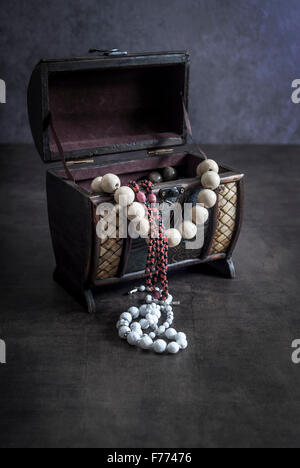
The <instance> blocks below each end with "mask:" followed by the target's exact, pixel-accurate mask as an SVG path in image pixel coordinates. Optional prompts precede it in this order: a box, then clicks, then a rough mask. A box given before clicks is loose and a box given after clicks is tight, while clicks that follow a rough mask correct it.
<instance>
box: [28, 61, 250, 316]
mask: <svg viewBox="0 0 300 468" xmlns="http://www.w3.org/2000/svg"><path fill="white" fill-rule="evenodd" d="M188 74H189V57H188V55H187V54H186V53H180V52H179V53H159V54H139V55H126V56H118V55H116V56H96V57H94V56H93V57H82V58H77V59H69V60H45V61H41V62H40V63H39V64H38V65H37V67H36V68H35V70H34V72H33V74H32V78H31V81H30V85H29V89H28V109H29V118H30V123H31V128H32V133H33V137H34V140H35V143H36V146H37V148H38V151H39V153H40V155H41V157H42V159H43V160H44V161H45V162H54V161H58V160H59V158H60V156H59V154H58V151H57V148H56V146H55V141H54V140H53V137H52V136H51V132H50V131H49V117H51V119H52V122H53V125H54V126H55V129H56V133H57V134H58V136H59V138H60V141H61V144H62V147H63V150H64V155H65V159H66V160H67V161H68V168H69V171H70V173H71V175H72V178H73V179H74V180H69V179H68V178H67V177H66V173H65V171H64V169H63V168H62V166H61V165H59V166H58V167H55V168H51V169H50V170H48V172H47V198H48V212H49V223H50V230H51V235H52V241H53V248H54V252H55V257H56V264H57V265H56V270H55V279H56V280H57V281H58V282H59V283H60V284H62V285H63V286H64V287H65V288H66V289H67V290H68V291H70V292H71V293H72V294H74V295H76V296H77V297H78V298H79V299H81V300H82V301H83V302H84V303H85V304H86V305H87V308H88V310H89V311H90V312H92V311H95V308H96V307H95V301H94V298H93V292H94V291H95V290H98V289H99V288H100V287H101V286H105V285H108V284H114V283H118V282H121V281H128V280H131V279H135V278H141V277H143V275H144V271H143V270H144V266H145V261H146V255H147V246H146V243H145V241H144V240H143V239H139V240H132V239H130V238H129V239H108V240H106V241H103V242H102V241H100V239H99V238H98V237H97V235H96V224H97V222H98V217H97V214H96V210H97V207H98V206H99V204H101V203H104V202H107V201H110V200H111V199H112V197H110V196H103V195H95V194H93V193H91V191H90V184H91V181H92V180H93V179H94V178H95V177H97V176H100V175H104V174H106V173H108V172H110V173H115V174H117V175H119V177H120V179H121V182H122V184H123V185H124V184H126V183H128V182H129V181H130V180H137V179H139V178H140V177H144V176H147V175H148V174H149V172H151V170H155V169H163V168H164V167H168V166H175V167H177V169H178V174H179V175H178V180H175V181H172V182H164V183H162V184H160V185H157V186H156V187H155V190H156V193H157V195H159V196H162V195H161V194H164V193H167V192H168V190H169V189H170V188H174V187H178V188H180V196H179V197H178V199H176V200H174V202H175V201H177V202H180V203H182V204H183V203H193V204H195V203H196V200H197V195H198V193H199V191H200V190H201V189H202V187H201V182H200V179H199V178H196V177H195V174H196V168H197V165H198V164H199V162H200V161H201V156H199V155H198V154H197V152H196V151H195V148H194V147H192V146H189V145H187V144H186V130H185V125H184V118H183V110H182V99H183V100H184V102H185V105H186V106H187V104H188ZM100 111H101V112H100ZM156 148H159V149H160V150H159V151H158V152H156ZM161 149H163V150H162V151H161ZM166 149H167V151H165V150H166ZM220 175H221V186H220V188H219V190H218V203H217V204H216V205H215V207H214V208H212V209H211V210H210V216H209V220H208V222H207V223H206V226H205V239H204V245H203V247H202V248H201V249H197V250H186V249H185V245H184V241H183V242H182V243H181V244H180V246H178V247H177V248H175V249H170V254H169V269H174V268H179V267H182V266H183V265H190V264H201V263H204V262H211V264H212V265H214V266H215V267H216V269H219V270H220V271H222V272H223V273H224V274H225V275H226V276H228V277H232V276H233V275H234V268H233V264H232V260H231V256H232V252H233V249H234V246H235V244H236V241H237V239H238V236H239V232H240V228H241V222H242V208H243V174H241V173H239V172H236V171H233V170H231V169H229V168H227V167H221V168H220Z"/></svg>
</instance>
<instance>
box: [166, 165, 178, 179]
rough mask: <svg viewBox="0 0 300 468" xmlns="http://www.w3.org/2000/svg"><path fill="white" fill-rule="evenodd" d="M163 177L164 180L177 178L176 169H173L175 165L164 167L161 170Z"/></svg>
mask: <svg viewBox="0 0 300 468" xmlns="http://www.w3.org/2000/svg"><path fill="white" fill-rule="evenodd" d="M163 178H164V180H166V181H169V180H175V179H176V178H177V169H175V167H165V169H164V170H163Z"/></svg>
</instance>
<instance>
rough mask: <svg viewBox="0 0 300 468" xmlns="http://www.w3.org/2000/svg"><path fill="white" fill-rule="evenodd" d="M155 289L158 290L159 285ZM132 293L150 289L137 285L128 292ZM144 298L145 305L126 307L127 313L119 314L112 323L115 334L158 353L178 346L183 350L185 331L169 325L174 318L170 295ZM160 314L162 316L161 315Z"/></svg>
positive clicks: (185, 344)
mask: <svg viewBox="0 0 300 468" xmlns="http://www.w3.org/2000/svg"><path fill="white" fill-rule="evenodd" d="M157 290H158V291H159V288H157ZM136 292H141V293H144V292H150V288H146V287H145V286H140V287H139V288H136V289H134V290H133V291H131V292H130V294H134V293H136ZM145 300H146V304H143V305H141V306H140V307H130V308H129V309H128V311H127V312H123V313H122V314H121V315H120V318H119V320H118V322H117V325H116V327H117V329H118V333H119V337H120V338H122V339H124V340H127V342H128V343H129V344H130V345H132V346H137V347H138V348H141V349H145V350H153V351H155V352H156V353H160V354H161V353H163V352H165V351H167V352H168V353H170V354H176V353H178V351H179V350H180V349H186V348H187V346H188V342H187V339H186V335H185V333H182V332H177V331H176V330H175V329H174V328H171V325H172V323H173V321H174V313H173V307H172V304H173V302H172V301H173V297H172V296H171V295H170V294H169V296H168V298H167V299H166V300H165V301H160V300H158V299H153V297H152V296H151V295H150V294H149V295H147V296H146V299H145ZM163 315H165V319H163V318H162V317H163ZM138 319H140V320H138ZM159 321H161V323H162V324H161V325H159ZM166 340H168V341H169V342H167V341H166Z"/></svg>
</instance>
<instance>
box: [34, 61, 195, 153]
mask: <svg viewBox="0 0 300 468" xmlns="http://www.w3.org/2000/svg"><path fill="white" fill-rule="evenodd" d="M187 65H188V56H187V54H185V53H161V54H147V55H146V54H145V55H143V54H140V55H129V56H124V57H93V58H82V59H80V58H79V59H69V60H44V61H41V62H40V63H39V64H38V65H37V67H36V68H35V70H34V72H33V75H32V78H31V82H30V85H29V89H28V110H29V119H30V124H31V129H32V134H33V137H34V140H35V143H36V146H37V148H38V150H39V153H40V155H41V157H42V159H43V160H44V161H45V162H47V161H48V162H51V161H57V160H59V159H60V156H59V154H58V150H57V147H56V144H55V141H54V138H53V135H52V133H51V131H50V130H49V125H48V124H47V122H48V121H49V115H51V119H52V123H53V126H54V128H55V131H56V133H57V136H58V138H59V140H60V142H61V145H62V147H63V150H64V153H65V158H66V160H70V159H76V158H82V157H85V156H87V157H88V156H91V155H93V156H95V155H101V154H110V153H116V152H123V151H132V150H140V149H143V148H153V147H164V146H174V145H180V144H184V143H185V140H186V134H185V126H184V116H183V110H182V99H184V101H185V103H186V104H187V82H188V66H187Z"/></svg>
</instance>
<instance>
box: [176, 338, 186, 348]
mask: <svg viewBox="0 0 300 468" xmlns="http://www.w3.org/2000/svg"><path fill="white" fill-rule="evenodd" d="M176 343H178V344H179V346H180V349H186V348H187V346H188V342H187V340H180V341H176Z"/></svg>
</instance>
